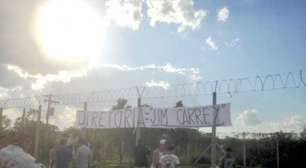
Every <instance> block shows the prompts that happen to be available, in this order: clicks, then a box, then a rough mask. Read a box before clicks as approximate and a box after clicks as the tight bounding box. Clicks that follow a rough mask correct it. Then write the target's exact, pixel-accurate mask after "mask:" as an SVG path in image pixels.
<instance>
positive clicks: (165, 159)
mask: <svg viewBox="0 0 306 168" xmlns="http://www.w3.org/2000/svg"><path fill="white" fill-rule="evenodd" d="M159 163H160V167H161V168H177V167H178V165H179V164H180V160H179V158H178V157H177V156H176V155H175V154H174V146H173V145H170V146H169V147H168V149H167V150H166V152H164V154H162V155H161V157H160V159H159Z"/></svg>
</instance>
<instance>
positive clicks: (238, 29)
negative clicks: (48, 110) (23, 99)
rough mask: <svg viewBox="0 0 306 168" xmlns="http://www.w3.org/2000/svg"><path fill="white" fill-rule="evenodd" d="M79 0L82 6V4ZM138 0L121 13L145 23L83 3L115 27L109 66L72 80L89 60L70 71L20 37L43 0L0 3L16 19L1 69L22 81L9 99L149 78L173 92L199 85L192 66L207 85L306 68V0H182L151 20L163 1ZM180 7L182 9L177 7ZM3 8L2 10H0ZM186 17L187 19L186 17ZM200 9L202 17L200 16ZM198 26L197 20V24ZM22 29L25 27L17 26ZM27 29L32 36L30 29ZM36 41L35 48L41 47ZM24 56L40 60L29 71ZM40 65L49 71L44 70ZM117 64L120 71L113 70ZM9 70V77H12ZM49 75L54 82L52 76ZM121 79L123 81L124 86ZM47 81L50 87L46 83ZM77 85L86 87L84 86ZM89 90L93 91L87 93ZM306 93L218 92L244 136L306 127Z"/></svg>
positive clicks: (0, 36) (3, 33) (7, 33)
mask: <svg viewBox="0 0 306 168" xmlns="http://www.w3.org/2000/svg"><path fill="white" fill-rule="evenodd" d="M54 1H56V0H54ZM68 1H69V0H68ZM79 1H80V2H81V0H78V2H79ZM113 2H117V1H113ZM118 2H119V1H118ZM131 2H132V1H131ZM133 2H134V3H130V2H129V1H124V2H123V3H121V4H120V3H118V4H120V5H121V6H120V5H119V9H121V10H118V13H120V11H122V10H123V11H125V10H126V11H132V12H131V13H132V14H134V15H133V16H136V15H135V14H137V16H138V15H139V18H138V17H133V16H132V17H130V16H129V14H130V13H126V15H127V16H126V18H119V20H118V18H116V16H117V15H115V16H114V13H111V14H112V15H108V12H109V11H111V10H108V9H115V8H111V7H112V6H111V5H114V4H115V5H116V3H114V4H111V3H110V1H105V3H104V1H103V3H104V4H103V5H102V2H99V1H84V3H88V4H91V5H92V4H95V5H94V9H96V10H97V11H98V12H97V13H100V14H103V15H105V16H104V18H107V19H109V22H110V26H109V27H108V28H107V31H106V33H105V37H106V40H105V42H104V44H103V45H104V46H103V52H102V54H101V55H99V57H101V58H102V63H101V66H100V68H101V67H103V68H101V69H99V68H97V69H94V70H89V71H88V72H87V74H86V75H84V74H78V75H71V74H74V72H76V71H79V70H80V69H82V68H85V69H86V68H87V65H86V63H85V64H81V65H77V66H74V65H73V66H67V65H68V63H67V62H61V61H58V60H57V61H54V60H52V58H51V57H48V58H47V57H43V56H41V55H43V54H42V53H41V52H38V53H39V54H37V52H36V50H35V49H36V47H37V46H36V47H34V48H35V49H33V50H30V49H29V48H31V47H28V45H31V43H30V44H27V45H25V43H26V42H27V40H29V39H30V41H31V42H32V41H33V40H32V39H31V36H30V35H29V36H27V35H23V34H22V35H21V33H22V30H23V29H22V28H23V26H24V28H25V29H26V30H27V29H28V28H29V26H27V24H30V23H32V21H33V17H34V18H35V16H32V15H31V16H30V17H24V16H23V15H24V13H29V12H30V13H31V12H32V13H33V11H35V10H34V9H35V8H37V6H40V5H41V4H40V3H39V2H37V1H35V0H33V3H32V6H31V5H29V6H31V8H29V11H27V10H25V11H23V10H22V11H20V12H17V14H14V13H12V12H10V11H13V10H16V9H17V8H18V7H20V8H22V7H25V6H27V5H25V4H23V3H18V2H17V3H15V5H8V3H6V2H2V3H3V4H2V8H3V9H4V10H2V13H1V12H0V14H2V15H0V18H2V17H3V16H8V18H10V19H7V20H9V21H8V22H7V23H6V24H3V25H4V29H3V30H0V40H1V41H0V44H1V45H0V48H2V49H3V52H2V55H0V57H2V59H1V60H0V61H1V65H2V66H3V67H1V68H2V69H4V70H2V69H0V72H1V73H2V71H3V73H4V75H6V76H9V75H10V78H9V79H11V78H13V77H12V76H13V75H12V73H14V72H15V75H17V77H14V78H13V79H12V80H16V82H15V83H14V82H13V83H14V84H13V85H10V86H7V85H5V84H2V85H0V86H1V88H2V90H3V93H2V95H8V93H11V92H10V90H11V89H14V88H15V89H16V88H19V89H20V93H18V94H16V95H19V96H20V95H27V94H30V95H33V94H38V93H47V92H50V91H54V90H59V91H67V92H69V91H71V92H83V91H92V90H103V89H108V88H122V87H130V86H135V85H144V84H145V83H146V82H148V81H164V82H167V83H169V84H170V88H171V85H172V84H176V83H186V82H194V81H193V80H192V79H191V78H190V76H191V75H192V74H193V73H194V72H193V71H192V70H191V71H189V70H190V69H192V68H194V69H198V70H199V74H196V75H198V76H199V77H201V81H208V80H221V79H229V78H239V77H255V76H256V75H265V74H276V73H284V74H285V73H287V72H289V71H293V72H297V71H298V70H300V69H303V70H306V47H305V44H306V20H305V19H304V17H305V16H306V10H305V9H306V1H302V0H297V1H285V0H269V1H266V0H237V1H228V0H222V1H213V0H203V1H200V0H198V1H197V0H176V1H167V2H168V4H162V5H161V6H162V7H163V8H162V9H163V10H168V11H166V12H165V13H162V11H158V13H155V14H152V15H150V14H149V10H150V9H154V7H157V6H158V5H160V4H153V3H152V6H153V7H152V6H150V5H149V2H150V1H137V0H136V1H133ZM153 2H154V1H153ZM176 2H178V3H182V4H184V5H182V6H181V7H179V6H175V3H176ZM183 2H184V3H183ZM82 3H83V2H82ZM126 4H128V5H126ZM186 4H187V5H186ZM190 4H191V5H190ZM0 5H1V3H0ZM124 5H126V6H124ZM154 5H156V6H154ZM163 5H164V6H163ZM166 5H168V6H170V7H172V8H173V9H172V10H171V8H166V7H168V6H166ZM171 5H172V6H171ZM101 6H103V7H101ZM165 6H166V7H165ZM2 8H1V7H0V9H2ZM23 9H25V8H23ZM27 9H28V8H27ZM30 9H31V10H30ZM155 9H156V8H155ZM222 9H224V10H225V11H223V12H225V14H224V13H223V14H224V15H223V20H222V19H221V20H218V14H220V12H221V11H222ZM173 11H175V12H173ZM68 12H69V11H68ZM111 12H114V10H112V11H111ZM115 12H116V11H115ZM167 12H168V13H167ZM171 12H173V13H172V15H171V16H170V14H171ZM184 12H185V14H186V16H183V17H182V16H180V14H181V13H184ZM197 12H198V15H199V16H198V17H196V13H197ZM169 13H170V14H169ZM124 15H125V14H124ZM26 16H27V15H26ZM118 16H122V15H118ZM154 19H155V21H156V23H155V25H154V26H153V25H152V23H151V22H152V20H154ZM125 21H126V22H125ZM197 21H199V24H198V25H197ZM20 23H25V24H20ZM18 26H20V27H21V28H17V27H18ZM30 27H31V26H30ZM180 27H183V30H180ZM11 28H14V29H13V30H14V31H16V32H17V35H18V34H20V36H21V37H20V38H21V39H22V40H20V39H17V40H16V39H15V38H14V36H13V35H12V34H14V33H16V32H14V31H11V30H10V29H11ZM29 31H32V30H31V28H30V29H29ZM28 38H29V39H28ZM61 38H64V37H59V40H61ZM97 38H98V37H97ZM7 39H8V40H7ZM24 39H26V40H24ZM16 41H21V42H16ZM34 41H35V40H34ZM15 43H17V46H18V45H20V47H19V48H21V49H22V48H26V49H25V51H22V52H17V53H19V54H12V53H15V52H13V46H14V44H15ZM33 43H34V44H33V46H35V42H33ZM25 46H27V47H25ZM17 50H18V49H17ZM20 53H23V55H22V54H20ZM33 53H34V54H33ZM0 54H1V52H0ZM10 54H11V55H12V56H11V55H10ZM30 55H31V56H30ZM32 55H38V56H37V57H34V56H32ZM26 57H29V58H32V57H33V58H32V59H31V60H39V61H38V63H37V64H36V61H34V62H35V64H33V65H32V66H29V65H28V64H29V63H26V61H25V60H26V59H25V58H26ZM65 61H66V60H65ZM42 63H44V64H45V65H46V67H41V66H38V64H42ZM150 64H154V65H156V66H165V65H166V64H169V65H171V66H172V68H174V69H176V70H181V69H184V68H185V70H186V69H188V70H187V71H188V72H186V74H184V75H181V74H179V73H178V74H176V72H175V73H172V72H169V71H167V70H165V72H164V71H163V70H162V71H163V72H160V70H158V68H157V67H155V68H147V69H146V68H145V69H146V70H145V72H142V70H138V69H137V68H136V67H138V68H139V67H143V66H146V65H150ZM7 65H11V68H7ZM114 65H116V67H117V69H116V68H114ZM122 66H127V67H129V68H131V69H133V68H136V69H137V70H135V69H133V70H131V69H125V70H118V69H119V68H118V67H122ZM18 68H19V69H18ZM7 70H8V72H6V71H7ZM18 70H19V71H18ZM59 71H67V72H69V75H71V76H70V77H67V79H69V80H68V82H67V81H65V80H63V78H62V77H61V76H60V74H59ZM118 71H120V72H118ZM122 71H126V72H122ZM138 71H141V72H138ZM183 71H184V70H183ZM18 72H21V73H18ZM184 73H185V71H184ZM25 74H27V75H25ZM37 74H41V76H35V75H37ZM48 74H49V76H48ZM50 75H51V76H52V75H53V76H54V77H52V79H51V78H50ZM69 75H68V76H69ZM19 78H20V79H19ZM120 79H124V80H125V82H124V85H123V83H122V82H121V81H120ZM42 81H44V82H45V83H43V84H41V82H42ZM118 81H119V82H118ZM35 82H37V83H40V84H41V85H42V86H41V85H40V86H41V87H40V88H39V89H37V88H36V89H35V87H34V88H33V83H34V84H35ZM78 83H81V84H79V85H78ZM80 85H82V86H80ZM99 86H101V87H99ZM29 88H31V89H30V90H31V91H30V93H29V91H28V92H27V94H25V93H24V91H25V90H28V89H29ZM54 88H55V89H54ZM88 88H90V89H89V90H88ZM15 92H16V91H15ZM18 92H19V91H18ZM304 92H305V87H301V88H298V89H285V90H276V91H266V92H255V93H254V92H246V93H239V94H237V95H234V96H233V97H229V96H228V95H220V97H218V99H219V100H220V102H231V103H232V107H233V108H232V121H233V123H234V126H233V128H232V130H234V131H239V129H237V128H239V126H241V125H242V126H243V127H244V128H245V129H246V130H250V131H275V130H279V129H283V130H285V131H299V130H301V128H302V127H303V126H304V125H305V119H306V113H305V112H306V111H305V99H306V98H305V95H304V94H303V93H304ZM197 101H198V102H207V103H203V104H209V102H210V97H202V98H197ZM55 122H56V121H55ZM288 123H289V124H288ZM286 124H287V125H286ZM274 127H277V128H274ZM270 128H271V129H270ZM232 130H231V131H232ZM225 131H228V130H225Z"/></svg>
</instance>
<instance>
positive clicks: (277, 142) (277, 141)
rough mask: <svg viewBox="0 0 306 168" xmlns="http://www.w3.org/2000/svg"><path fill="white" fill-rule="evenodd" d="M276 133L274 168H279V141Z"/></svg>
mask: <svg viewBox="0 0 306 168" xmlns="http://www.w3.org/2000/svg"><path fill="white" fill-rule="evenodd" d="M278 137H279V136H278V133H277V134H276V167H277V168H279V140H278Z"/></svg>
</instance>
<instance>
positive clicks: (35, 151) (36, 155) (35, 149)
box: [34, 105, 41, 160]
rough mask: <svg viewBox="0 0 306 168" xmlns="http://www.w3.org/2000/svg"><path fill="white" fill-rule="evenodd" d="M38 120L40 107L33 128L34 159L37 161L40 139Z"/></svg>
mask: <svg viewBox="0 0 306 168" xmlns="http://www.w3.org/2000/svg"><path fill="white" fill-rule="evenodd" d="M40 119H41V105H39V108H38V110H37V121H36V127H35V142H34V143H35V144H34V157H35V158H36V159H37V160H38V158H39V149H38V148H39V139H40V135H39V134H40Z"/></svg>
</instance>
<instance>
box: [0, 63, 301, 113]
mask: <svg viewBox="0 0 306 168" xmlns="http://www.w3.org/2000/svg"><path fill="white" fill-rule="evenodd" d="M304 86H306V75H305V70H303V69H302V70H299V71H294V72H287V73H283V74H281V73H276V74H266V75H256V76H255V77H241V78H229V79H222V80H213V81H197V82H191V83H182V84H172V85H171V86H170V87H169V88H162V87H146V86H144V85H141V86H139V87H130V88H120V89H109V90H103V91H95V92H88V93H66V94H53V95H52V96H53V99H54V100H56V101H58V102H59V104H60V105H80V104H83V103H84V102H88V103H99V104H100V105H102V106H108V107H109V106H111V105H114V103H116V100H117V99H118V98H125V99H128V100H129V102H135V104H136V102H137V99H138V98H139V95H138V93H137V88H140V89H145V90H144V92H143V95H142V96H141V97H142V98H143V99H144V100H146V103H149V102H150V101H153V100H156V99H158V100H160V101H168V100H171V99H175V100H178V99H183V98H188V97H197V96H206V95H211V94H212V93H213V92H217V93H218V95H220V94H228V95H229V96H230V97H232V96H233V95H235V94H239V93H244V92H264V91H273V90H282V89H288V88H300V87H304ZM44 98H45V97H44V95H37V96H32V97H23V98H10V99H3V100H0V107H2V108H22V107H32V106H36V105H38V104H43V103H45V102H44V101H43V100H44ZM171 103H173V102H172V101H171Z"/></svg>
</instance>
